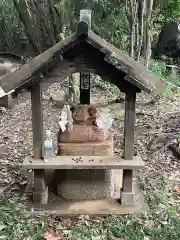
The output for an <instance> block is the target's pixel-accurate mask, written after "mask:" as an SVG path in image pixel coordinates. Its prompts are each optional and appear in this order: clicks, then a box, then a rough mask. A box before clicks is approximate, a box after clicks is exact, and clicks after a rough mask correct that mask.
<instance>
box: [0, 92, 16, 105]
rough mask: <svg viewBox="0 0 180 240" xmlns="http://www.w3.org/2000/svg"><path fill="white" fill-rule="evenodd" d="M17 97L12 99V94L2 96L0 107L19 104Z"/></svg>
mask: <svg viewBox="0 0 180 240" xmlns="http://www.w3.org/2000/svg"><path fill="white" fill-rule="evenodd" d="M17 102H18V100H17V98H14V99H12V97H11V94H10V95H6V96H4V97H1V98H0V107H4V108H13V106H14V105H15V104H17Z"/></svg>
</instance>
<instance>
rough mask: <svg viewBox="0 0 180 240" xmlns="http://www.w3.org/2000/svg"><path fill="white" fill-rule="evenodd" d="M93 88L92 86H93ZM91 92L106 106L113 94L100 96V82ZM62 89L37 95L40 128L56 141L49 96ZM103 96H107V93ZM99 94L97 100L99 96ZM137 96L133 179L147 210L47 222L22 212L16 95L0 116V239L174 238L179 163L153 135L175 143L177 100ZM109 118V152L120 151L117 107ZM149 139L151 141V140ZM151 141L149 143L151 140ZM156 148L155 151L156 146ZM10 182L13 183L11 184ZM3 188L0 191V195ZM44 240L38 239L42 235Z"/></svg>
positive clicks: (25, 138)
mask: <svg viewBox="0 0 180 240" xmlns="http://www.w3.org/2000/svg"><path fill="white" fill-rule="evenodd" d="M96 87H97V86H96ZM98 87H99V89H98V91H97V88H94V89H93V94H92V95H93V102H96V103H97V99H98V102H99V103H100V104H101V105H103V106H106V107H107V105H106V103H107V102H108V101H110V100H112V98H115V93H116V90H115V89H114V88H109V89H108V91H106V95H104V94H103V91H102V89H101V87H102V86H101V84H99V86H98ZM60 89H61V92H62V86H58V85H56V86H55V85H53V86H51V88H49V90H48V91H47V92H46V93H44V94H43V110H44V126H45V129H46V128H50V129H51V130H52V132H53V139H54V142H56V134H57V131H58V124H57V123H58V120H59V115H60V109H59V108H57V104H56V106H55V104H54V103H52V102H51V103H49V102H48V99H49V96H50V95H53V96H54V95H58V90H59V91H60ZM107 92H108V93H107ZM99 96H101V98H99ZM151 97H152V96H147V95H144V94H140V95H138V99H137V119H136V134H135V148H136V150H137V152H138V154H141V155H142V157H143V159H144V161H145V163H146V166H145V169H143V170H142V171H139V172H138V174H137V178H138V181H139V184H140V187H141V189H142V192H143V194H144V196H145V198H146V200H147V203H148V205H149V212H148V213H142V214H133V215H127V216H109V217H106V218H90V217H89V216H77V217H76V218H71V219H69V218H53V219H52V218H51V217H46V216H45V218H44V217H42V216H41V217H37V216H35V215H34V213H33V211H32V214H31V215H30V216H29V215H27V213H25V212H24V202H25V201H24V199H25V196H24V195H23V194H21V195H19V194H17V193H16V192H22V193H23V191H24V188H25V186H26V181H27V175H28V173H27V171H25V170H22V169H21V168H20V167H18V166H17V163H20V162H22V161H23V159H24V157H25V156H26V155H28V154H31V153H32V128H31V105H30V101H29V99H28V98H23V97H20V99H19V104H18V105H16V106H15V107H14V108H13V109H12V110H4V109H1V113H0V132H1V134H0V156H1V157H0V166H1V171H0V199H1V202H0V239H8V240H11V239H12V240H13V239H17V240H18V239H26V240H27V239H47V240H50V239H52V240H53V239H54V240H55V239H79V240H80V239H82V240H86V239H92V240H100V239H121V240H123V239H124V240H136V239H137V240H141V239H142V240H148V239H153V240H156V239H157V240H159V239H162V240H171V239H172V240H176V239H177V240H179V239H180V218H179V216H178V212H180V209H178V208H179V207H180V174H179V173H180V160H179V159H178V158H177V156H174V155H173V153H172V151H171V150H170V149H169V148H168V145H166V144H164V142H163V141H162V142H160V144H159V145H158V144H157V142H156V139H157V136H164V135H165V136H167V135H169V134H170V133H172V135H173V136H176V139H178V134H179V132H180V131H179V130H180V110H179V105H180V100H179V99H178V96H177V97H176V96H173V98H172V97H171V98H169V99H168V98H162V99H160V100H159V101H158V102H157V103H155V104H153V105H152V104H149V103H148V102H149V101H150V98H151ZM108 107H109V109H110V110H111V113H112V116H113V117H114V124H113V129H112V130H113V132H114V135H115V154H121V152H122V147H123V116H124V112H123V103H118V104H111V105H109V106H108ZM154 139H155V140H154ZM152 140H154V141H152ZM158 146H159V147H158ZM13 183H14V184H13ZM3 190H4V192H3ZM43 236H44V237H43Z"/></svg>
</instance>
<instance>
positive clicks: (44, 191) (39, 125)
mask: <svg viewBox="0 0 180 240" xmlns="http://www.w3.org/2000/svg"><path fill="white" fill-rule="evenodd" d="M31 103H32V128H33V150H34V158H35V159H42V146H43V145H42V144H43V112H42V97H41V87H40V84H35V85H34V86H33V87H32V89H31ZM47 200H48V188H47V187H46V184H45V171H44V169H38V170H34V192H33V201H35V202H39V203H40V204H46V203H47Z"/></svg>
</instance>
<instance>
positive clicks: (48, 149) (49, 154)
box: [44, 130, 54, 162]
mask: <svg viewBox="0 0 180 240" xmlns="http://www.w3.org/2000/svg"><path fill="white" fill-rule="evenodd" d="M53 160H54V153H53V141H52V138H51V131H50V130H46V139H45V141H44V161H45V162H50V161H53Z"/></svg>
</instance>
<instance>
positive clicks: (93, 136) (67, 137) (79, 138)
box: [58, 105, 106, 143]
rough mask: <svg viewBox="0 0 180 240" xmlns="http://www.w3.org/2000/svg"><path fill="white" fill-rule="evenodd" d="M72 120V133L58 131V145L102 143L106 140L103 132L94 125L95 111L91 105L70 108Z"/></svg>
mask: <svg viewBox="0 0 180 240" xmlns="http://www.w3.org/2000/svg"><path fill="white" fill-rule="evenodd" d="M71 111H72V118H73V129H72V131H70V132H69V131H68V129H66V130H65V132H62V131H61V130H59V133H58V142H59V143H67V142H69V143H74V142H77V143H78V142H82V143H84V142H93V141H94V142H103V141H105V140H106V137H105V134H104V132H103V130H101V129H99V128H98V127H97V125H96V114H97V109H96V108H95V107H94V106H91V105H77V106H75V107H72V108H71Z"/></svg>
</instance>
